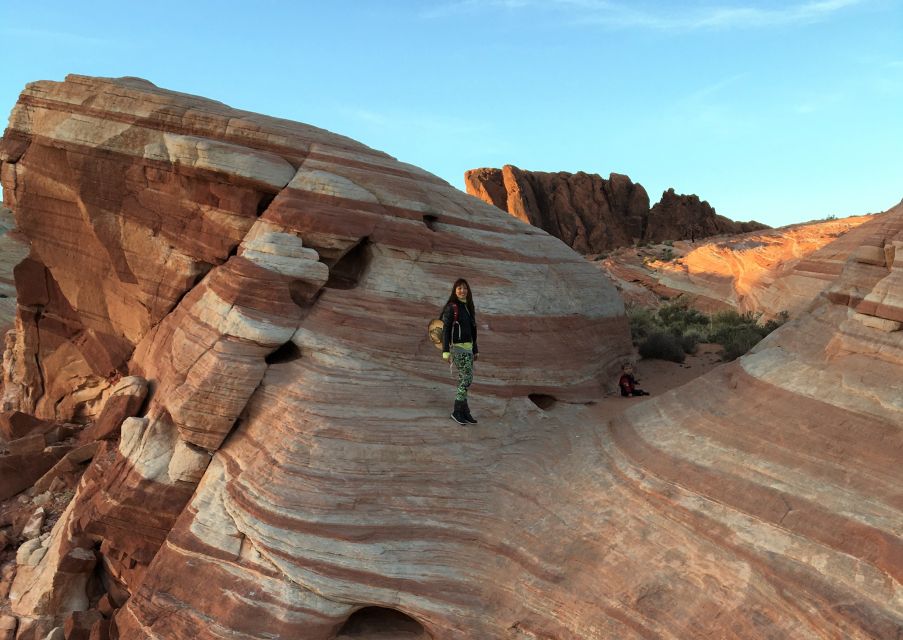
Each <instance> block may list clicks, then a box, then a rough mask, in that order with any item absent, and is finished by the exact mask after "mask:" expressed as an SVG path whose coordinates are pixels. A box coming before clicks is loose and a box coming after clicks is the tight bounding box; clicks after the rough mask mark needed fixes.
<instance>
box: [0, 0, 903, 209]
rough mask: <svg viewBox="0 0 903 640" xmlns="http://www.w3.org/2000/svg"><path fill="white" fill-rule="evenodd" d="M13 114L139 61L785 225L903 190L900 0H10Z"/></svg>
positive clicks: (247, 105)
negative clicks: (621, 179) (37, 90)
mask: <svg viewBox="0 0 903 640" xmlns="http://www.w3.org/2000/svg"><path fill="white" fill-rule="evenodd" d="M0 41H2V42H3V50H4V53H5V55H4V60H3V63H2V72H0V112H2V113H3V114H4V115H3V116H2V117H3V118H4V119H5V118H6V114H8V113H9V111H10V110H11V109H12V107H13V104H14V103H15V100H16V98H17V96H18V93H19V92H20V91H21V89H22V88H23V87H24V86H25V84H26V83H27V82H30V81H33V80H62V79H63V77H64V76H65V75H66V74H67V73H79V74H86V75H99V76H123V75H130V76H140V77H143V78H146V79H148V80H151V81H152V82H154V83H155V84H157V85H159V86H161V87H166V88H169V89H175V90H178V91H184V92H188V93H194V94H198V95H203V96H206V97H209V98H214V99H217V100H220V101H222V102H225V103H227V104H229V105H231V106H234V107H238V108H242V109H248V110H251V111H258V112H261V113H266V114H269V115H274V116H279V117H284V118H290V119H292V120H299V121H302V122H307V123H309V124H313V125H315V126H319V127H323V128H325V129H329V130H331V131H335V132H337V133H341V134H344V135H348V136H350V137H352V138H355V139H357V140H360V141H361V142H363V143H365V144H368V145H370V146H372V147H375V148H377V149H381V150H383V151H386V152H387V153H390V154H392V155H393V156H395V157H397V158H399V159H400V160H403V161H405V162H410V163H413V164H416V165H418V166H420V167H423V168H424V169H426V170H428V171H431V172H432V173H435V174H437V175H439V176H440V177H442V178H444V179H445V180H448V181H449V182H450V183H451V184H453V185H454V186H456V187H459V188H463V179H462V176H463V173H464V171H465V170H467V169H471V168H475V167H485V166H494V167H500V166H502V165H503V164H515V165H517V166H519V167H521V168H523V169H530V170H539V171H581V170H582V171H586V172H589V173H600V174H602V175H603V176H607V175H608V174H609V173H610V172H617V173H625V174H627V175H629V176H630V177H631V178H632V179H633V180H634V181H636V182H639V183H641V184H642V185H643V186H645V187H646V189H647V190H648V191H649V194H650V198H651V200H652V202H653V203H654V202H656V201H657V200H658V199H659V197H660V196H661V192H662V191H663V190H665V189H667V188H669V187H674V188H675V189H676V190H677V191H678V192H679V193H695V194H697V195H699V196H700V197H701V198H702V199H704V200H708V201H709V202H710V203H711V204H712V205H713V206H714V207H715V208H716V209H717V210H718V212H719V213H721V214H723V215H726V216H728V217H731V218H734V219H740V220H747V219H756V220H759V221H761V222H765V223H767V224H771V225H781V224H789V223H792V222H799V221H803V220H809V219H813V218H820V217H824V216H828V215H838V216H843V215H849V214H858V213H867V212H875V211H882V210H884V209H887V208H888V207H890V206H892V205H894V204H896V203H897V202H899V201H900V199H901V198H903V2H901V0H785V1H783V2H778V1H772V0H764V1H761V2H755V1H753V0H711V1H710V0H697V1H687V2H678V1H674V2H664V1H653V0H542V1H540V0H437V1H436V2H403V1H397V2H388V1H387V2H378V1H372V2H364V1H359V2H345V1H342V0H333V1H331V2H321V1H318V2H274V1H268V0H257V1H256V2H254V3H248V2H244V3H240V2H230V1H221V2H215V3H214V2H201V1H197V2H192V1H191V0H182V1H181V2H171V1H169V0H158V1H155V2H142V3H138V2H122V1H121V0H120V1H118V2H91V1H86V2H81V3H73V2H71V1H70V2H58V1H55V0H54V1H42V2H31V3H24V2H19V1H13V0H0Z"/></svg>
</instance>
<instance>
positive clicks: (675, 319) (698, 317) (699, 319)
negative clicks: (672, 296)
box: [658, 302, 709, 330]
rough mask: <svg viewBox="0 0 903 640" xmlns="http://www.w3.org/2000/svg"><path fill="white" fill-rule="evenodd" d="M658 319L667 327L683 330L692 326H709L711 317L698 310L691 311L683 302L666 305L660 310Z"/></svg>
mask: <svg viewBox="0 0 903 640" xmlns="http://www.w3.org/2000/svg"><path fill="white" fill-rule="evenodd" d="M658 317H659V318H660V319H661V321H662V323H663V324H665V325H667V326H678V327H680V328H681V330H683V329H686V328H687V327H690V326H692V325H703V326H708V324H709V317H708V316H707V315H706V314H704V313H702V312H701V311H697V310H696V309H691V308H690V307H688V306H687V305H686V304H685V303H681V302H674V303H671V304H668V305H665V306H664V307H662V308H661V309H659V310H658Z"/></svg>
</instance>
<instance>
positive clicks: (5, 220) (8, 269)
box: [0, 207, 28, 340]
mask: <svg viewBox="0 0 903 640" xmlns="http://www.w3.org/2000/svg"><path fill="white" fill-rule="evenodd" d="M26 255H28V247H27V245H26V244H25V243H24V242H22V239H21V236H20V235H19V234H18V233H16V221H15V218H13V213H12V211H10V210H9V209H7V208H6V207H0V340H2V336H3V335H4V334H5V333H6V332H7V330H9V329H11V328H12V326H13V320H14V318H15V316H16V287H15V281H14V278H13V269H14V268H15V266H16V265H17V264H19V262H21V261H22V260H23V259H24V258H25V256H26Z"/></svg>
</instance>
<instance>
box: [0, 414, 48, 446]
mask: <svg viewBox="0 0 903 640" xmlns="http://www.w3.org/2000/svg"><path fill="white" fill-rule="evenodd" d="M52 424H53V423H51V422H48V421H47V420H41V419H40V418H36V417H34V416H32V415H29V414H27V413H22V412H21V411H4V412H2V413H0V436H2V437H3V439H4V440H7V441H9V440H16V439H18V438H24V437H25V436H27V435H30V434H31V433H33V432H34V431H37V430H40V428H42V427H48V426H52Z"/></svg>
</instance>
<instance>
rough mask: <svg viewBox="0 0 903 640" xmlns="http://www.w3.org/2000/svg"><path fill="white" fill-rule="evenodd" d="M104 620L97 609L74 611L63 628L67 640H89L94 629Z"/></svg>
mask: <svg viewBox="0 0 903 640" xmlns="http://www.w3.org/2000/svg"><path fill="white" fill-rule="evenodd" d="M102 618H103V616H101V615H100V612H99V611H97V610H96V609H89V610H87V611H73V612H72V613H70V614H69V615H68V616H67V617H66V624H65V625H64V627H63V631H64V632H65V637H66V640H89V638H90V637H91V629H92V627H94V625H95V623H97V622H99V621H100V620H101V619H102Z"/></svg>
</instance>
